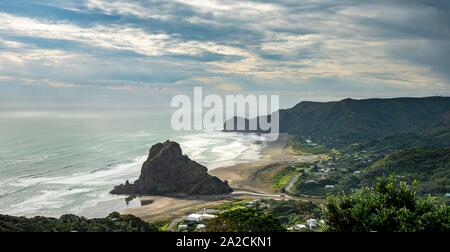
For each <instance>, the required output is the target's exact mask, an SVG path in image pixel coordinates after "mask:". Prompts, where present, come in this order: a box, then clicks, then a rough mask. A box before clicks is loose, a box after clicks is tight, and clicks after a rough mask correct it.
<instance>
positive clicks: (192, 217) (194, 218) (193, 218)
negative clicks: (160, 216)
mask: <svg viewBox="0 0 450 252" xmlns="http://www.w3.org/2000/svg"><path fill="white" fill-rule="evenodd" d="M186 219H187V220H188V221H195V222H200V221H202V220H203V216H202V215H201V214H196V213H193V214H189V215H188V216H187V217H186Z"/></svg>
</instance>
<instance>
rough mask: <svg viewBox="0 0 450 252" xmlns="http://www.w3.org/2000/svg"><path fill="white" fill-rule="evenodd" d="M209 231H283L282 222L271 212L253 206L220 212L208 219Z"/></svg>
mask: <svg viewBox="0 0 450 252" xmlns="http://www.w3.org/2000/svg"><path fill="white" fill-rule="evenodd" d="M206 231H208V232H283V231H285V230H284V228H283V226H282V225H281V223H280V222H279V221H278V220H277V219H275V218H274V217H273V216H272V215H271V214H267V213H264V212H262V211H258V210H256V209H253V208H244V207H238V208H234V209H231V210H228V211H226V212H223V213H220V214H219V215H218V216H217V217H216V218H214V219H212V220H210V221H208V223H207V225H206Z"/></svg>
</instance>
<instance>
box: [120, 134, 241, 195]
mask: <svg viewBox="0 0 450 252" xmlns="http://www.w3.org/2000/svg"><path fill="white" fill-rule="evenodd" d="M232 191H233V190H232V189H231V188H230V187H229V186H228V183H227V182H226V181H225V182H223V181H221V180H220V179H219V178H217V177H213V176H211V175H209V174H208V170H207V168H206V167H204V166H202V165H200V164H198V163H197V162H195V161H192V160H191V159H189V158H188V157H187V156H186V155H183V153H182V151H181V147H180V145H179V144H178V143H176V142H171V141H166V142H165V143H158V144H155V145H153V146H152V148H151V149H150V153H149V156H148V158H147V161H145V162H144V164H143V165H142V169H141V175H140V176H139V179H138V180H136V181H135V182H134V183H133V184H131V183H129V182H128V181H126V183H125V184H122V185H119V186H116V187H115V188H114V189H113V190H112V191H111V193H112V194H206V195H211V194H226V193H230V192H232Z"/></svg>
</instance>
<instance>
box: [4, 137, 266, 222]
mask: <svg viewBox="0 0 450 252" xmlns="http://www.w3.org/2000/svg"><path fill="white" fill-rule="evenodd" d="M150 135H152V134H150V133H148V132H146V131H142V130H140V131H134V132H130V133H129V134H128V135H127V134H125V137H124V136H123V135H121V137H120V138H110V137H108V138H105V139H107V140H103V141H104V143H103V146H108V145H109V144H111V146H113V145H114V146H116V145H117V146H118V147H117V148H116V149H115V150H114V152H113V153H116V154H117V155H120V156H126V155H133V154H132V153H133V152H130V153H129V154H128V152H125V151H126V149H127V146H129V145H130V143H133V141H135V140H134V139H142V138H144V137H145V136H150ZM136 137H139V138H136ZM141 137H142V138H141ZM167 137H168V138H169V137H170V138H171V139H173V140H175V141H177V142H179V143H180V145H181V147H182V149H183V152H184V153H185V154H187V155H188V156H189V157H190V158H191V159H193V160H195V161H197V162H199V163H201V164H203V165H205V166H206V167H208V169H215V168H217V167H221V166H230V165H234V164H237V163H245V162H253V161H256V160H258V159H259V158H260V155H261V150H262V149H263V147H264V146H265V143H264V141H265V140H266V139H265V138H264V137H263V136H258V135H256V134H240V133H224V132H219V131H204V132H197V133H192V134H188V135H178V136H167ZM158 141H162V139H160V140H158ZM158 141H155V140H153V141H152V142H148V143H146V144H145V145H146V146H144V147H145V148H147V146H148V147H149V146H151V145H152V144H154V143H156V142H158ZM122 142H123V143H122ZM118 143H119V144H118ZM122 144H123V147H121V146H122ZM127 144H128V145H127ZM103 146H102V147H103ZM105 148H106V149H107V147H103V148H99V147H98V146H97V145H96V143H92V145H91V146H86V148H84V149H82V150H80V151H83V150H84V151H85V150H86V149H91V150H92V151H95V152H96V153H97V155H98V156H95V159H92V160H95V161H96V162H97V163H98V164H103V165H101V166H99V167H96V166H95V165H92V166H88V165H87V167H88V168H89V167H91V168H89V169H88V170H84V171H80V170H79V169H78V170H77V167H76V165H73V164H70V165H68V164H67V163H66V161H65V160H64V159H61V157H59V158H58V159H54V160H53V159H49V158H48V157H47V156H45V155H44V156H42V158H34V157H33V158H23V157H22V158H18V159H17V160H16V162H14V161H12V162H10V161H11V160H10V159H11V157H8V159H9V160H10V161H9V162H8V164H9V165H10V166H11V167H15V165H19V164H23V162H26V163H27V166H24V167H25V168H26V169H29V167H33V165H34V164H37V163H38V162H40V163H39V164H40V165H44V167H46V166H49V167H50V168H52V167H53V168H54V169H50V170H49V171H33V172H32V173H31V174H28V173H26V174H25V175H24V173H23V172H22V173H18V175H17V176H16V177H14V176H12V177H11V176H10V177H8V178H0V213H1V214H11V215H25V216H36V215H46V216H60V215H61V214H65V213H74V214H82V215H85V216H88V217H92V216H95V217H100V216H106V215H107V214H108V213H110V212H112V211H115V210H121V209H120V208H124V207H126V205H124V203H123V202H124V200H123V199H124V197H123V196H116V195H111V194H109V191H110V190H111V189H112V188H113V187H114V186H115V185H118V184H121V183H124V182H125V180H129V181H134V180H135V179H137V178H138V176H139V173H140V168H141V166H142V163H143V162H144V161H145V159H146V158H147V155H146V154H147V153H146V152H144V153H142V152H141V153H140V154H141V155H138V156H134V157H131V156H129V157H128V158H127V159H128V160H130V161H125V162H123V161H122V162H120V161H119V162H118V163H116V164H115V165H108V164H111V162H112V163H113V164H114V162H115V161H103V159H105V160H106V159H110V158H111V156H110V155H111V152H110V151H108V152H104V153H105V154H103V156H102V155H100V153H103V152H102V151H104V150H102V149H105ZM111 148H113V147H111ZM122 148H123V150H122ZM70 151H71V152H74V150H72V149H71V150H70ZM142 154H144V155H142ZM43 157H46V158H43ZM69 157H70V158H71V159H73V158H77V157H80V158H82V157H83V155H81V154H80V153H70V155H69V154H67V158H69ZM25 160H26V161H25ZM75 161H76V162H75ZM75 161H74V164H77V163H83V162H85V163H86V162H87V161H79V160H75ZM25 168H24V169H25ZM71 171H72V172H71ZM8 172H9V173H13V172H14V170H8ZM118 199H120V200H121V201H120V202H118V201H117V200H118ZM133 206H136V204H134V205H133ZM96 207H97V211H95V210H93V209H95V208H96Z"/></svg>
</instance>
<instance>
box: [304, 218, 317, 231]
mask: <svg viewBox="0 0 450 252" xmlns="http://www.w3.org/2000/svg"><path fill="white" fill-rule="evenodd" d="M306 225H308V227H309V228H311V229H312V228H314V227H316V226H317V220H316V219H309V220H306Z"/></svg>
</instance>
